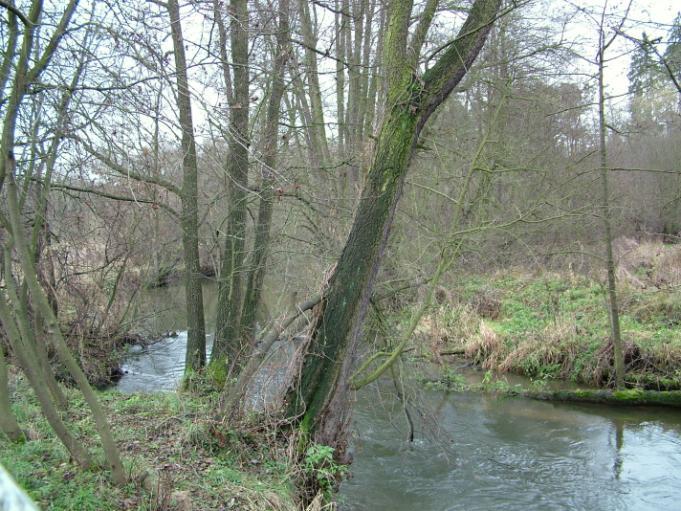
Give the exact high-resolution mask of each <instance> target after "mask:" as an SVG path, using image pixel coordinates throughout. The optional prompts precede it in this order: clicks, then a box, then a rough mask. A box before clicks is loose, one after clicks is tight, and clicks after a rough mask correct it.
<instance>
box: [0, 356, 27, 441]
mask: <svg viewBox="0 0 681 511" xmlns="http://www.w3.org/2000/svg"><path fill="white" fill-rule="evenodd" d="M7 378H8V374H7V362H6V361H5V354H4V352H3V349H2V346H1V345H0V432H2V433H4V434H5V435H6V436H7V438H9V439H10V440H11V441H12V442H18V441H19V440H21V439H22V438H23V437H24V433H23V432H22V431H21V428H20V427H19V423H18V422H17V419H16V417H14V414H13V413H12V407H11V405H10V402H9V386H8V384H7Z"/></svg>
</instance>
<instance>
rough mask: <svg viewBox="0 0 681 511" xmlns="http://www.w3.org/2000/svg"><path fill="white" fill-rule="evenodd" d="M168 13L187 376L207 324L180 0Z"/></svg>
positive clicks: (199, 363) (197, 362)
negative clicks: (178, 159) (179, 157)
mask: <svg viewBox="0 0 681 511" xmlns="http://www.w3.org/2000/svg"><path fill="white" fill-rule="evenodd" d="M167 8H168V14H169V17H170V27H171V34H172V39H173V54H174V56H175V76H176V80H177V108H178V110H179V114H180V129H181V130H182V142H181V145H182V190H181V198H182V213H181V215H180V224H181V228H182V248H183V251H184V288H185V295H186V310H187V352H186V358H185V362H186V365H185V374H189V373H192V372H195V371H199V370H200V369H201V368H202V367H203V366H204V365H205V363H206V324H205V318H204V313H203V291H202V289H201V268H200V267H201V263H200V259H199V208H198V195H199V189H198V164H197V159H196V140H195V138H194V123H193V121H192V107H191V94H190V91H189V79H188V77H187V58H186V56H185V51H184V38H183V36H182V24H181V21H180V7H179V5H178V2H177V0H168V3H167Z"/></svg>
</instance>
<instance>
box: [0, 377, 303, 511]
mask: <svg viewBox="0 0 681 511" xmlns="http://www.w3.org/2000/svg"><path fill="white" fill-rule="evenodd" d="M15 398H16V399H15V403H14V409H15V412H16V413H17V415H18V418H19V421H20V423H21V424H22V426H23V427H24V428H26V429H28V431H29V437H30V438H31V440H30V441H28V442H26V443H23V444H9V443H7V442H6V441H4V440H3V439H1V438H0V463H2V464H3V465H4V466H5V467H6V468H7V470H8V471H9V472H10V473H11V474H12V475H13V476H14V477H15V479H16V480H17V482H18V483H19V484H20V485H21V486H22V487H23V488H25V489H26V490H27V492H28V493H29V495H30V496H31V497H32V498H33V499H34V500H35V501H36V502H37V503H38V504H39V505H40V507H41V509H43V510H67V509H68V510H71V509H73V510H82V511H87V510H93V511H95V510H96V511H99V510H120V509H136V510H137V509H139V510H154V509H189V507H187V505H186V502H187V501H191V506H192V507H191V509H193V510H200V509H205V510H209V509H211V510H212V509H221V508H225V509H244V510H258V511H261V510H267V509H272V510H286V509H295V506H294V504H293V501H292V498H291V494H292V491H291V488H292V484H291V474H290V471H289V470H288V468H287V467H288V464H287V462H286V457H285V453H284V452H283V451H284V450H283V448H282V447H281V446H280V442H278V441H277V440H276V439H275V438H272V437H271V435H270V434H268V433H265V432H262V431H257V430H253V431H251V432H246V433H244V432H240V433H237V432H236V431H234V430H230V429H228V428H227V427H226V426H224V425H223V424H221V423H219V422H215V421H212V420H210V419H209V417H211V415H212V412H213V411H214V410H215V409H216V407H215V402H214V401H213V399H214V398H211V397H200V396H198V397H197V396H188V395H182V396H178V395H176V394H172V393H163V394H151V395H137V394H132V395H123V394H118V393H115V392H103V393H101V394H100V398H101V399H102V401H103V402H104V404H105V406H106V407H107V408H108V409H109V411H110V421H111V422H112V426H113V430H114V434H115V437H116V439H117V441H118V445H119V446H120V447H121V450H122V454H123V456H124V459H125V463H126V468H127V470H128V471H129V473H130V474H131V476H132V477H131V480H132V482H130V483H129V484H128V485H126V486H125V487H123V488H118V487H115V486H113V485H111V484H110V482H109V479H108V476H107V473H106V472H105V471H97V470H94V471H85V472H84V471H81V470H79V469H78V468H77V467H75V466H74V465H73V464H71V463H70V462H69V458H68V455H67V453H66V451H65V449H64V448H63V447H62V446H61V444H60V443H59V441H58V440H57V439H56V438H55V437H54V435H53V434H52V432H51V431H50V429H49V426H48V425H47V423H46V422H45V420H44V419H43V418H42V416H41V415H40V412H39V409H38V405H37V402H36V400H35V399H34V398H33V396H32V393H31V392H30V391H29V390H28V388H27V387H26V386H25V385H24V384H23V383H22V382H21V381H19V383H18V385H17V388H16V392H15ZM69 398H70V402H71V404H72V407H71V409H70V411H69V418H70V419H71V424H73V425H74V430H75V431H76V432H77V433H78V434H79V436H80V437H81V438H83V439H84V442H86V443H87V444H88V445H89V446H91V447H92V449H91V450H92V451H93V452H95V453H96V454H97V456H99V457H101V450H99V449H98V448H97V447H96V445H97V441H96V440H97V437H96V435H95V430H94V424H93V421H92V420H91V419H90V417H89V415H88V414H87V413H86V411H85V408H84V403H83V401H82V399H80V397H79V396H78V395H77V394H76V393H75V392H70V393H69ZM278 444H279V445H278ZM149 469H153V470H154V471H156V472H157V473H158V474H159V477H158V478H157V479H156V480H155V481H154V482H152V483H151V484H150V483H149V480H148V481H147V483H146V484H144V483H143V482H142V480H141V479H142V475H143V474H144V473H145V472H148V471H149ZM145 486H146V487H145Z"/></svg>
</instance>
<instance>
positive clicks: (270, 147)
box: [241, 0, 289, 343]
mask: <svg viewBox="0 0 681 511" xmlns="http://www.w3.org/2000/svg"><path fill="white" fill-rule="evenodd" d="M288 11H289V0H279V28H278V30H277V50H276V55H275V56H274V69H273V71H272V73H273V74H272V87H271V91H270V97H269V100H268V104H267V118H266V120H265V133H264V134H263V156H262V181H261V186H260V207H259V210H258V221H257V223H256V226H255V241H254V244H253V255H252V257H253V263H252V266H253V268H252V270H251V272H250V273H249V275H248V285H247V286H246V296H245V299H244V307H243V313H242V318H241V329H242V335H243V336H244V338H246V340H247V341H249V342H250V343H252V342H253V340H254V335H255V322H256V318H257V313H258V307H259V305H260V301H261V299H262V287H263V282H264V280H265V268H266V264H267V254H268V251H269V245H270V228H271V224H272V208H273V199H274V174H273V172H272V171H273V170H274V168H275V167H276V165H277V140H278V136H277V135H278V133H279V116H280V114H281V99H282V96H283V95H284V90H285V87H286V85H285V83H284V69H285V64H286V58H287V55H288V51H287V48H288V38H289V22H288V17H289V13H288Z"/></svg>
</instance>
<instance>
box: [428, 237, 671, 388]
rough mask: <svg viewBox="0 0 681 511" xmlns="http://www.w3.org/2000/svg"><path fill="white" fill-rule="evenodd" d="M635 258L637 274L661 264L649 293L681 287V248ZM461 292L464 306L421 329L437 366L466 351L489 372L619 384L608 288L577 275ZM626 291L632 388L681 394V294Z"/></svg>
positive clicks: (432, 317)
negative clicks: (646, 264) (444, 357)
mask: <svg viewBox="0 0 681 511" xmlns="http://www.w3.org/2000/svg"><path fill="white" fill-rule="evenodd" d="M628 248H629V254H630V257H631V259H630V261H631V262H632V264H638V265H639V267H640V265H641V264H643V263H642V262H643V261H650V260H651V257H653V256H655V257H657V260H655V261H654V264H653V265H652V271H651V277H650V278H651V279H653V280H650V282H651V283H652V282H653V281H656V282H658V283H661V282H662V280H663V279H665V278H668V279H679V281H680V282H681V278H680V277H678V276H676V275H675V272H676V269H675V265H677V264H678V265H679V267H681V250H679V249H677V247H668V246H662V245H660V244H657V245H654V244H645V243H644V244H635V245H634V244H631V245H630V246H629V247H628ZM639 273H640V272H639ZM663 275H664V277H663ZM655 279H656V280H655ZM673 281H674V282H675V280H673ZM459 283H460V284H459V287H458V288H457V289H455V290H453V291H452V295H454V296H455V297H456V300H457V301H456V303H455V304H454V305H452V306H440V307H438V308H437V309H434V310H433V311H432V312H431V313H430V314H429V315H428V316H425V317H424V319H423V321H422V322H421V324H420V325H419V329H418V334H419V336H418V342H419V343H420V344H421V346H424V347H428V348H429V349H430V351H432V353H433V356H434V357H435V358H436V359H438V353H441V352H443V351H445V352H447V351H449V352H452V353H456V352H457V351H458V350H463V351H464V352H465V356H466V357H468V358H469V359H470V360H471V361H473V362H474V363H476V364H477V365H479V366H480V367H482V368H483V369H486V370H495V371H500V372H512V373H517V374H521V375H525V376H529V377H532V378H560V379H571V380H574V381H578V382H583V383H590V384H595V385H601V386H609V385H612V384H613V378H612V374H613V359H612V346H611V343H610V342H609V337H610V333H609V319H608V312H607V306H606V305H607V293H606V290H605V288H604V287H603V285H602V284H601V283H599V282H597V281H594V280H590V279H589V278H587V277H585V276H579V275H576V274H574V273H569V274H567V275H561V274H559V273H549V272H546V273H542V274H529V273H528V272H519V271H515V272H513V273H510V272H506V273H496V274H492V275H488V276H484V277H481V276H472V277H470V280H468V281H466V280H465V279H460V280H459ZM646 286H648V284H646ZM619 291H620V304H621V327H622V333H623V337H624V340H625V345H626V349H625V364H626V367H627V377H626V379H627V381H628V383H629V384H631V385H642V386H645V387H647V388H669V389H672V388H679V387H681V292H679V291H678V290H677V289H676V288H674V287H671V286H669V285H666V287H665V288H662V289H657V288H655V287H654V286H653V287H646V288H645V289H642V288H641V287H640V286H635V285H632V284H631V283H630V282H629V281H627V282H621V283H620V287H619ZM492 299H493V301H492ZM489 303H495V306H494V308H493V309H491V310H492V311H493V313H492V314H490V307H487V306H486V305H485V306H484V307H481V306H480V305H481V304H489ZM490 316H491V317H490ZM438 360H439V359H438Z"/></svg>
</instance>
